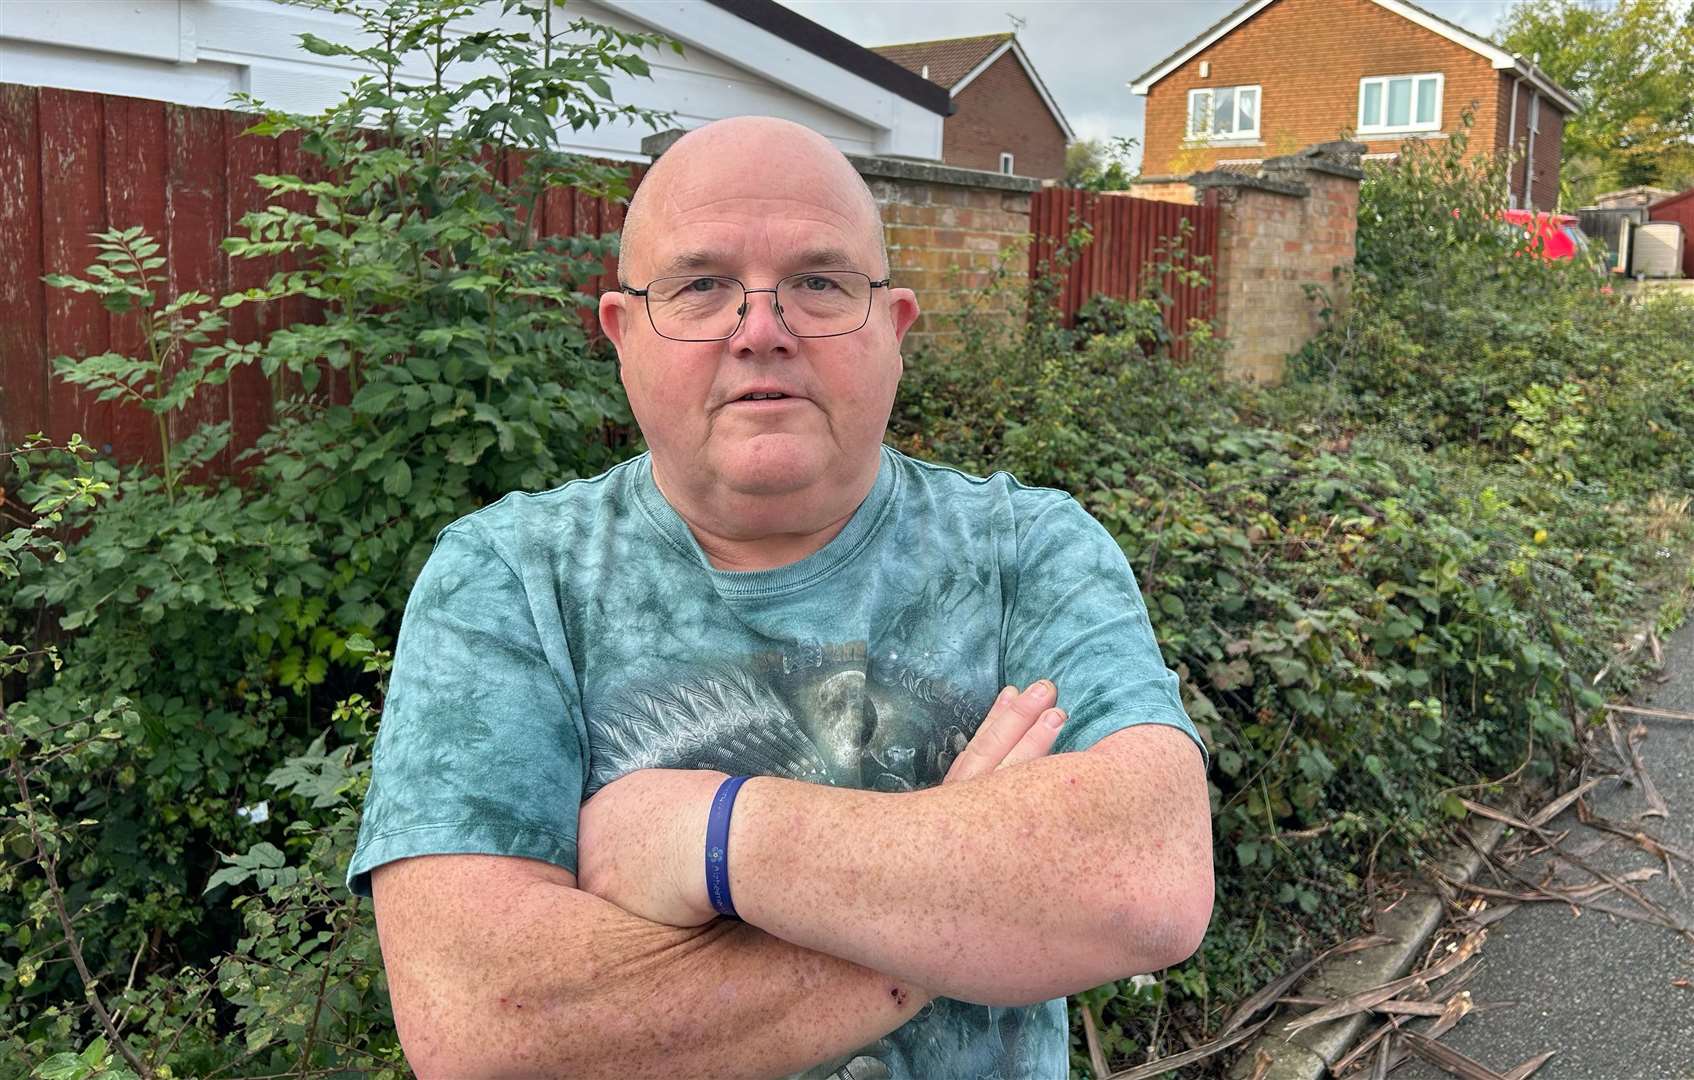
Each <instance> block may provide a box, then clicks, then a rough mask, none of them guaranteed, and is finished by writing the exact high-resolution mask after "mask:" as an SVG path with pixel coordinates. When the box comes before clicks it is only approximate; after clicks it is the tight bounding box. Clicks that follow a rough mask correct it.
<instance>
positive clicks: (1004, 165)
mask: <svg viewBox="0 0 1694 1080" xmlns="http://www.w3.org/2000/svg"><path fill="white" fill-rule="evenodd" d="M1000 171H1001V172H1003V173H1005V174H1006V175H1007V176H1010V175H1012V155H1011V154H1008V153H1006V152H1005V151H1003V150H1002V151H1001V152H1000Z"/></svg>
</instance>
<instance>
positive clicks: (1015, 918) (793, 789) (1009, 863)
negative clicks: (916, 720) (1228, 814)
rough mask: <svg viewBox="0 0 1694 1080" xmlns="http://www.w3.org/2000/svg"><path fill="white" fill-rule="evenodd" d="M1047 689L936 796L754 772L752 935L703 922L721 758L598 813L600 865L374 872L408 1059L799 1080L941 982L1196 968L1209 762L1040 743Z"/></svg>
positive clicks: (738, 890) (591, 847) (906, 1015)
mask: <svg viewBox="0 0 1694 1080" xmlns="http://www.w3.org/2000/svg"><path fill="white" fill-rule="evenodd" d="M1038 685H1039V684H1038ZM1051 704H1052V694H1051V687H1050V684H1048V686H1047V688H1046V689H1045V690H1039V691H1037V692H1035V693H1034V694H1033V695H1032V694H1025V695H1021V696H1018V697H1016V698H1014V699H1012V700H1006V699H1005V698H1003V699H1002V700H1001V701H999V702H997V703H996V706H995V709H994V710H993V711H991V712H990V714H989V718H988V719H987V720H986V721H985V722H984V724H983V726H982V728H981V730H979V732H978V734H977V736H976V737H975V738H974V739H973V740H972V743H971V745H970V747H969V748H968V749H967V751H966V753H965V754H963V755H961V757H960V758H959V761H958V762H956V763H955V765H954V769H953V771H952V772H950V773H949V775H948V777H947V781H946V782H945V783H943V784H942V786H940V787H938V788H932V789H929V790H927V791H921V792H912V793H905V794H894V795H890V794H881V793H874V792H859V791H848V790H841V789H833V788H823V787H817V786H812V785H805V784H799V783H793V782H789V781H783V780H778V779H774V778H759V779H755V780H753V781H749V783H748V784H747V786H746V787H745V788H744V789H743V791H742V794H741V797H740V800H738V802H737V807H736V813H735V818H734V825H733V829H732V832H731V836H730V850H731V853H732V854H731V874H732V878H731V883H732V887H733V889H734V893H735V897H736V904H737V907H738V909H739V910H740V912H741V914H742V916H743V918H744V919H745V920H746V924H745V925H736V924H733V923H722V922H719V923H710V924H709V925H700V924H704V923H708V921H709V920H710V918H711V916H712V912H711V910H710V908H709V906H706V903H705V889H704V872H703V859H701V857H700V852H699V843H700V837H701V836H703V835H704V831H705V811H706V806H707V803H709V800H710V797H711V793H712V791H713V790H715V788H716V785H717V782H718V780H719V779H721V774H716V773H706V772H690V771H682V770H645V771H642V772H638V773H632V774H630V775H629V776H627V777H625V778H623V779H621V780H619V781H617V782H616V783H614V784H611V785H608V786H607V787H606V788H605V789H603V790H602V791H601V792H600V793H599V794H598V795H597V796H596V797H595V799H593V800H591V801H590V802H589V803H588V804H587V805H586V806H585V807H584V808H583V815H582V830H581V837H580V844H579V848H580V859H581V866H580V869H581V871H582V880H581V881H580V882H578V881H576V880H575V879H574V878H573V877H572V875H570V874H568V873H566V872H565V871H562V870H559V869H557V868H553V867H549V866H546V865H545V864H541V863H532V862H527V861H525V860H513V859H500V858H494V857H486V856H431V857H424V858H417V859H409V860H403V861H400V862H397V863H393V864H389V865H388V866H385V867H382V868H380V869H378V870H377V871H376V873H375V875H373V879H372V880H373V887H374V890H375V894H376V904H377V913H378V929H379V933H380V934H381V936H382V946H383V956H384V962H385V965H386V967H387V970H388V973H389V980H390V990H391V997H392V999H393V1001H394V1008H395V1018H396V1021H397V1024H398V1026H399V1030H400V1034H401V1037H402V1041H403V1043H404V1045H405V1047H406V1049H407V1053H408V1056H409V1057H410V1058H411V1060H412V1063H413V1066H414V1068H416V1069H417V1070H418V1072H419V1073H420V1075H422V1076H424V1077H430V1076H434V1075H444V1076H463V1075H479V1076H483V1075H514V1076H517V1075H522V1076H535V1075H573V1076H577V1075H581V1076H591V1075H600V1074H603V1073H607V1072H615V1073H616V1074H617V1075H620V1076H645V1075H654V1076H657V1075H666V1076H676V1075H688V1076H702V1077H740V1076H748V1077H755V1076H775V1075H783V1074H786V1073H790V1072H794V1071H798V1070H800V1069H804V1068H806V1067H808V1066H811V1065H814V1064H816V1063H818V1062H822V1061H829V1060H832V1059H835V1058H838V1057H840V1056H841V1055H844V1054H847V1053H849V1052H850V1051H852V1050H853V1049H855V1048H857V1047H860V1046H863V1045H864V1044H866V1043H869V1042H872V1041H874V1040H875V1039H876V1038H878V1037H880V1036H881V1035H884V1034H886V1033H887V1032H889V1031H892V1030H893V1029H894V1028H896V1027H899V1026H900V1025H901V1024H903V1023H904V1022H905V1021H906V1020H908V1019H910V1018H911V1016H912V1015H913V1014H915V1013H916V1011H917V1010H918V1008H920V1007H921V1006H922V1005H923V1004H924V1002H926V1001H927V1000H928V999H929V997H930V996H931V995H932V994H933V995H945V996H948V997H954V998H959V999H963V1000H969V1001H978V1002H983V1003H988V1004H1013V1003H1017V1004H1022V1003H1027V1002H1033V1001H1039V1000H1044V999H1047V998H1051V997H1056V996H1060V995H1062V994H1066V993H1069V992H1072V991H1075V990H1079V989H1084V988H1087V987H1090V986H1095V985H1098V984H1100V983H1102V982H1106V981H1109V980H1111V979H1114V978H1120V977H1123V976H1125V975H1128V974H1131V973H1138V972H1142V971H1151V970H1156V969H1158V968H1161V967H1164V966H1167V965H1169V964H1172V963H1176V962H1178V961H1179V960H1181V959H1182V958H1183V957H1185V956H1187V955H1188V954H1189V953H1190V952H1192V951H1193V949H1194V948H1195V947H1196V945H1197V944H1198V941H1199V938H1200V935H1201V934H1202V933H1203V932H1204V928H1205V925H1206V922H1207V920H1208V918H1209V915H1210V909H1211V892H1212V890H1211V854H1210V853H1211V840H1210V824H1209V815H1208V812H1207V806H1206V788H1205V783H1204V778H1203V773H1202V769H1201V764H1200V756H1199V753H1198V751H1197V750H1195V749H1194V747H1193V746H1192V744H1191V743H1190V742H1189V740H1188V738H1187V736H1186V735H1184V734H1183V733H1181V732H1179V731H1177V730H1175V729H1173V728H1168V727H1164V726H1160V725H1146V726H1142V727H1136V728H1130V729H1127V730H1125V731H1121V732H1118V733H1116V734H1115V735H1112V736H1110V737H1108V738H1107V739H1105V740H1102V741H1101V742H1100V743H1099V744H1098V745H1097V746H1096V747H1095V748H1093V749H1092V750H1090V751H1088V752H1086V753H1081V754H1065V755H1059V756H1057V757H1048V756H1045V755H1046V751H1047V749H1048V748H1050V747H1051V745H1052V740H1053V737H1054V735H1055V734H1056V731H1054V730H1052V729H1049V728H1046V727H1045V726H1043V725H1041V724H1039V723H1038V722H1037V718H1038V717H1039V716H1040V715H1041V714H1042V712H1043V711H1044V710H1045V708H1046V707H1047V706H1049V705H1051ZM1013 765H1015V766H1018V767H1017V768H1015V769H1014V768H1011V767H1010V766H1013ZM491 881H493V882H495V883H496V886H495V888H494V889H493V891H492V893H491V891H490V882H491ZM577 886H580V887H577ZM666 924H668V925H666ZM467 972H468V973H471V975H470V977H467Z"/></svg>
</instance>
